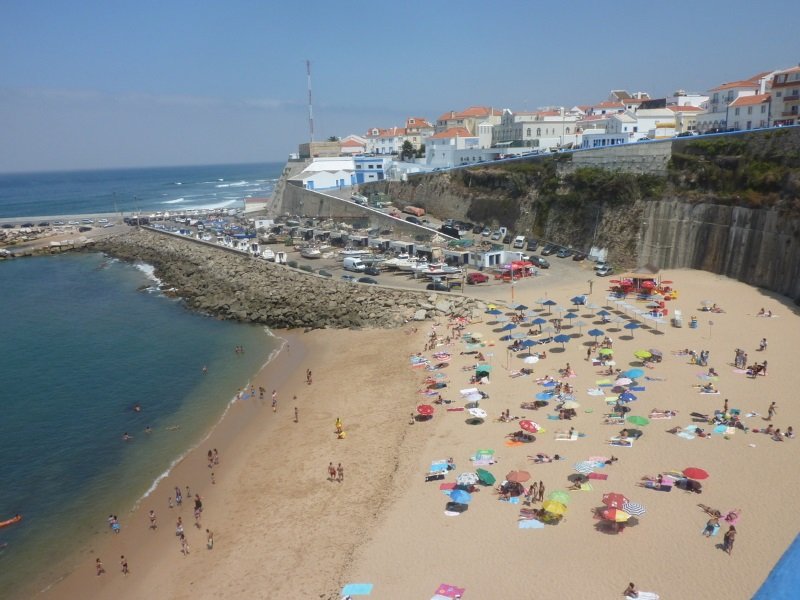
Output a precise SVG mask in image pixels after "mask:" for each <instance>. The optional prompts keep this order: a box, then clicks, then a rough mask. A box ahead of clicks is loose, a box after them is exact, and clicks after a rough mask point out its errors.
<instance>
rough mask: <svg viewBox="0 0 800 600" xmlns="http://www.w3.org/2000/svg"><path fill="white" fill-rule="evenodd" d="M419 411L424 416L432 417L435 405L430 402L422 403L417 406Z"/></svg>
mask: <svg viewBox="0 0 800 600" xmlns="http://www.w3.org/2000/svg"><path fill="white" fill-rule="evenodd" d="M417 412H418V413H419V414H421V415H422V416H423V417H430V416H431V415H432V414H433V407H432V406H431V405H430V404H420V405H419V406H418V407H417Z"/></svg>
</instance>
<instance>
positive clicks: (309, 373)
mask: <svg viewBox="0 0 800 600" xmlns="http://www.w3.org/2000/svg"><path fill="white" fill-rule="evenodd" d="M306 384H308V385H311V369H306Z"/></svg>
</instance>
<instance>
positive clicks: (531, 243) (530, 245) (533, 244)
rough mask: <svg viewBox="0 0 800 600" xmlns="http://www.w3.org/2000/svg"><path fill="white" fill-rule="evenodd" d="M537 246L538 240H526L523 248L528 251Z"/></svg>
mask: <svg viewBox="0 0 800 600" xmlns="http://www.w3.org/2000/svg"><path fill="white" fill-rule="evenodd" d="M538 247H539V240H528V245H527V246H525V250H527V251H528V252H534V251H535V250H536V248H538Z"/></svg>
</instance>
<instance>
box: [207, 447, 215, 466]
mask: <svg viewBox="0 0 800 600" xmlns="http://www.w3.org/2000/svg"><path fill="white" fill-rule="evenodd" d="M213 466H214V454H213V453H212V452H211V450H209V451H208V468H209V469H210V468H211V467H213Z"/></svg>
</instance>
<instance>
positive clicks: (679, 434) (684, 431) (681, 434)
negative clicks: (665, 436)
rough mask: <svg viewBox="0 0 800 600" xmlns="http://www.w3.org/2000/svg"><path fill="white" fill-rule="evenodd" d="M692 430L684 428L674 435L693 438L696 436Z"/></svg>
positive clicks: (688, 438)
mask: <svg viewBox="0 0 800 600" xmlns="http://www.w3.org/2000/svg"><path fill="white" fill-rule="evenodd" d="M692 431H694V427H692ZM692 431H687V430H686V429H684V430H683V431H679V432H678V433H677V434H676V435H677V436H678V437H681V438H683V439H685V440H693V439H694V438H696V437H697V436H696V435H695V434H694V433H692Z"/></svg>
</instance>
